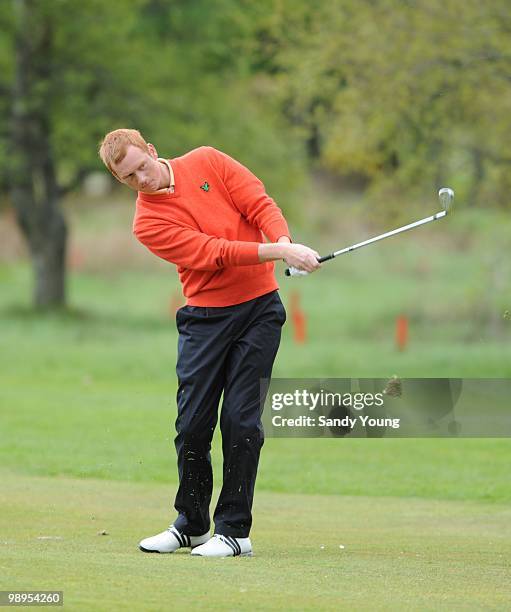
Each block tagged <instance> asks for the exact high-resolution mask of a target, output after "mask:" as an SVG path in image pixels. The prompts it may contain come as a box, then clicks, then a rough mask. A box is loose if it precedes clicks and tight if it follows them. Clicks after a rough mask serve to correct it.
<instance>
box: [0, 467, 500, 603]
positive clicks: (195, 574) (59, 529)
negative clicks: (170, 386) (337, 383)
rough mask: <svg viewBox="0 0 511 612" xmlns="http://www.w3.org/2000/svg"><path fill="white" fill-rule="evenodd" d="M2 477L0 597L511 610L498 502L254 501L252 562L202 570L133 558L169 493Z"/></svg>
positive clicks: (192, 561)
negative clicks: (32, 594)
mask: <svg viewBox="0 0 511 612" xmlns="http://www.w3.org/2000/svg"><path fill="white" fill-rule="evenodd" d="M1 477H2V483H3V488H4V492H5V491H8V492H9V494H8V496H4V501H3V503H2V514H1V523H2V524H1V528H2V538H1V542H0V544H1V551H2V555H1V556H2V559H1V561H0V563H1V587H0V588H1V589H7V588H9V589H15V588H17V589H46V590H51V589H55V590H64V597H65V607H67V608H69V609H72V610H92V609H94V610H125V609H132V610H168V609H179V610H180V609H213V610H226V609H227V610H234V609H240V608H249V609H257V610H266V609H284V610H286V609H287V610H289V609H292V610H319V609H339V608H344V609H350V610H354V609H359V610H370V609H388V610H391V609H417V610H463V609H464V610H474V609H485V610H499V609H501V610H503V609H509V604H510V602H511V586H510V577H511V576H510V573H509V559H510V557H511V533H510V531H509V524H510V521H511V509H510V508H509V506H504V505H501V504H487V503H481V502H456V501H439V500H424V499H417V498H410V499H406V500H404V499H399V498H392V497H379V498H374V497H373V498H367V497H364V496H358V497H350V496H327V495H294V494H284V493H271V492H259V494H258V495H257V496H256V504H255V512H256V514H257V518H258V520H257V527H256V528H255V529H254V531H253V538H254V542H255V556H254V557H252V558H243V559H240V558H238V559H197V558H193V557H191V556H190V555H189V554H187V553H185V552H179V553H176V554H174V555H147V554H143V553H141V552H139V551H138V550H137V548H136V544H137V541H138V539H139V538H141V537H143V536H145V535H148V534H152V533H153V532H155V531H157V530H159V529H160V528H161V527H162V520H161V519H162V515H164V514H165V511H166V508H165V505H166V504H165V500H167V499H170V496H171V495H172V494H173V493H174V491H173V488H172V487H168V486H165V485H161V484H149V483H130V482H108V481H101V480H95V479H87V480H80V479H71V478H48V477H34V476H23V477H21V476H19V475H13V474H9V473H7V472H5V471H4V472H2V473H1ZM102 530H105V531H107V533H108V535H98V532H100V531H102ZM341 545H342V546H344V548H340V546H341Z"/></svg>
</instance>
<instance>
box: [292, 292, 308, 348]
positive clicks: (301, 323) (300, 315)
mask: <svg viewBox="0 0 511 612" xmlns="http://www.w3.org/2000/svg"><path fill="white" fill-rule="evenodd" d="M290 311H291V321H292V323H293V339H294V341H295V342H296V343H297V344H305V342H306V341H307V316H306V314H305V312H304V311H303V310H302V308H301V306H300V294H299V293H298V291H293V293H291V306H290Z"/></svg>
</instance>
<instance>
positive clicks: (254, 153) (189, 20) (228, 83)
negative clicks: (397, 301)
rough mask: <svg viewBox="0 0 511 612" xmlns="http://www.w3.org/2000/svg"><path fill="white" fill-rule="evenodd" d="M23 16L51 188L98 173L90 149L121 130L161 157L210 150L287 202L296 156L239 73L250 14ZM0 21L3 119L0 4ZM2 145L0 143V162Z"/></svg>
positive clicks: (55, 10)
mask: <svg viewBox="0 0 511 612" xmlns="http://www.w3.org/2000/svg"><path fill="white" fill-rule="evenodd" d="M28 1H30V0H28ZM16 6H17V0H12V3H11V8H16ZM30 7H31V12H30V23H31V27H32V26H33V28H34V35H37V34H38V33H39V34H40V35H43V34H44V35H46V34H47V35H48V39H49V41H50V44H49V45H48V47H47V48H46V50H45V53H46V54H45V56H44V57H41V58H40V59H41V62H43V63H44V65H45V67H46V70H45V78H44V79H40V80H39V81H38V82H37V83H36V85H35V87H34V89H33V98H32V103H33V104H38V103H39V104H40V105H41V104H44V105H45V107H46V112H47V116H48V128H49V130H50V134H51V138H50V142H51V146H52V149H53V151H54V154H55V157H56V160H57V169H58V176H59V182H60V183H61V185H66V184H68V183H70V182H72V180H73V178H74V177H76V176H80V175H81V174H83V172H84V171H88V170H92V169H95V168H100V167H101V166H100V162H99V160H98V157H97V146H98V142H99V141H100V139H101V138H102V136H103V135H104V134H105V133H106V132H108V131H110V130H112V129H115V128H118V127H123V126H125V127H136V128H138V129H140V130H141V131H142V133H143V134H144V135H145V136H146V137H147V138H148V140H150V141H152V142H154V143H155V144H156V145H157V146H158V147H159V148H160V151H161V153H162V154H164V155H169V156H176V155H181V154H182V153H184V152H186V151H187V150H188V149H190V148H192V147H195V146H199V145H202V144H213V145H216V146H219V147H221V148H223V149H224V150H225V151H226V152H228V153H230V154H231V155H234V156H238V157H240V158H241V159H242V160H243V161H245V163H246V164H247V165H249V166H250V167H252V168H253V169H254V170H255V171H256V172H257V173H259V174H260V175H261V176H262V177H263V178H264V179H265V180H266V182H267V186H268V189H269V190H270V191H271V192H272V193H274V194H275V195H277V196H279V195H280V196H282V197H283V198H284V199H285V198H286V197H287V199H288V201H290V198H291V196H292V192H290V190H288V186H289V184H290V183H293V184H294V183H296V179H297V178H298V177H299V175H300V173H301V165H302V159H301V157H302V156H301V155H300V149H299V147H297V145H296V140H293V138H292V137H291V135H290V133H289V130H287V131H285V130H284V127H283V121H282V119H281V117H280V116H279V115H278V113H277V112H275V108H274V105H273V104H272V100H271V97H270V95H271V91H270V92H268V91H266V90H264V89H263V90H261V87H259V85H258V83H257V82H253V81H252V80H251V75H250V73H249V70H248V69H247V67H246V63H247V62H246V57H247V53H248V49H249V46H250V43H248V42H247V41H250V31H251V28H252V20H251V17H252V13H253V12H254V11H253V10H252V9H251V8H250V5H246V6H243V5H239V3H237V2H234V0H218V1H217V2H214V3H213V4H212V5H211V4H210V3H207V2H204V1H198V2H194V3H189V2H179V1H176V2H172V3H168V2H161V1H159V0H135V1H131V0H120V1H119V2H115V3H108V2H102V1H100V0H86V1H84V2H75V1H74V0H40V1H38V2H35V3H33V4H31V5H30ZM0 11H2V12H0V17H3V19H2V21H3V22H4V23H5V25H6V34H7V36H6V37H3V38H2V41H1V43H0V45H1V46H0V53H1V57H0V66H1V68H2V75H1V76H0V88H1V89H0V91H1V93H2V95H1V100H0V105H1V110H3V111H5V114H7V115H8V114H9V104H10V98H9V91H10V88H11V87H12V65H13V60H12V44H13V40H14V37H15V35H16V22H15V20H14V19H9V18H8V17H9V16H10V15H11V13H10V12H9V11H8V10H6V6H5V3H4V5H3V6H2V8H1V9H0ZM4 11H5V14H4V13H3V12H4ZM36 98H37V99H38V100H36ZM6 127H7V126H6ZM6 136H7V134H6V132H5V133H0V159H1V156H2V155H4V154H5V150H6ZM3 186H4V187H5V181H4V182H3ZM0 187H1V186H0Z"/></svg>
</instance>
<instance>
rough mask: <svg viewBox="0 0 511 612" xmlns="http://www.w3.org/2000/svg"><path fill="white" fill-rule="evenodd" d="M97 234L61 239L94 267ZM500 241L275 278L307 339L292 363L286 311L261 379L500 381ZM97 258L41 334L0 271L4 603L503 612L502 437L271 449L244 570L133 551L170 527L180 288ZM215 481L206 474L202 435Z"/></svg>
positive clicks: (508, 540)
mask: <svg viewBox="0 0 511 612" xmlns="http://www.w3.org/2000/svg"><path fill="white" fill-rule="evenodd" d="M91 214H93V215H96V217H94V216H93V217H91V219H89V220H88V222H87V223H85V224H82V225H78V227H77V233H78V238H79V240H81V241H82V243H83V244H86V245H88V246H89V247H91V249H93V246H94V240H96V237H97V232H98V227H99V226H101V224H100V223H97V219H98V218H99V217H98V215H99V214H100V213H99V212H98V211H97V210H96V211H93V213H91ZM105 218H106V217H105ZM94 219H96V221H94ZM116 219H117V215H114V216H113V218H112V219H111V220H110V221H109V223H110V224H114V223H115V222H116ZM485 219H486V217H485V218H484V219H483V221H485ZM449 222H450V221H449ZM107 225H108V224H107ZM504 227H505V226H504V225H503V224H497V223H493V224H492V223H489V222H484V223H479V222H478V219H477V218H476V217H473V218H472V219H471V217H470V215H468V216H467V217H466V218H464V219H462V220H461V221H460V222H459V225H454V226H453V227H452V243H451V242H449V243H445V244H442V243H440V242H438V241H437V243H436V244H434V248H432V246H431V237H432V234H431V232H430V231H429V230H427V229H425V230H424V231H423V232H422V233H421V234H419V235H418V236H416V237H411V235H409V236H408V237H407V238H406V239H403V240H400V241H399V243H398V244H399V248H397V245H396V243H395V242H394V246H392V242H391V241H389V242H388V243H382V244H381V245H379V246H378V247H377V248H375V249H374V250H373V251H371V250H370V249H368V250H367V251H364V252H362V251H361V252H358V253H356V254H353V255H350V256H349V257H346V258H344V259H341V260H339V261H337V262H335V263H331V264H328V265H325V267H324V269H323V270H322V271H321V272H320V273H318V274H316V275H313V276H311V277H309V278H307V279H300V280H297V279H294V280H286V279H285V278H284V277H283V276H282V267H280V268H279V271H278V278H279V279H281V287H282V291H281V293H282V296H283V299H284V302H285V303H286V304H287V306H288V311H290V309H289V305H290V302H291V298H292V293H293V292H299V296H300V302H301V306H302V308H303V310H304V312H305V313H306V314H307V317H308V328H307V336H308V339H307V342H306V344H304V345H297V344H295V343H294V341H293V334H292V325H291V321H292V316H291V312H288V314H289V323H288V325H287V326H286V327H285V329H284V334H283V340H282V345H281V349H280V351H279V355H278V358H277V361H276V364H275V368H274V375H275V376H280V377H294V378H299V377H304V378H305V377H306V378H312V377H318V378H319V377H321V378H328V377H342V378H350V377H353V378H359V377H381V378H386V377H390V376H391V375H393V374H397V375H398V376H400V377H449V376H452V377H464V378H468V377H475V378H479V377H480V378H491V377H509V376H511V343H510V340H511V321H510V320H509V319H507V318H505V317H504V316H503V313H504V312H505V311H506V310H511V295H510V293H509V291H508V290H507V284H506V283H507V278H508V277H509V275H508V274H507V272H508V271H509V270H508V266H509V264H508V263H507V259H506V258H505V257H503V253H505V252H507V251H506V248H507V246H506V245H508V238H506V239H504V238H503V236H504ZM102 229H105V228H104V227H102ZM87 232H88V234H87ZM105 232H106V234H105V236H104V240H105V241H108V227H106V229H105ZM368 234H369V235H370V233H369V231H368ZM87 236H88V237H87ZM86 237H87V240H89V242H87V240H86ZM363 237H364V236H360V235H358V236H355V235H354V236H349V235H347V236H344V237H343V240H341V243H342V242H346V243H348V242H351V241H352V240H350V239H349V238H354V241H356V240H357V239H360V238H363ZM296 238H297V239H300V236H297V237H296ZM506 240H507V242H506ZM84 241H85V242H84ZM115 244H120V243H117V242H115ZM324 246H325V248H324V249H323V250H324V251H326V250H327V249H328V247H330V246H331V247H335V246H337V244H326V245H324ZM123 248H124V247H123ZM126 248H127V247H126ZM129 248H132V247H129ZM133 248H135V247H133ZM86 250H87V249H86ZM89 250H90V249H89ZM508 250H509V249H508ZM103 256H104V254H103V252H101V253H100V255H98V257H97V259H96V260H92V261H91V262H89V263H87V260H86V262H85V264H84V265H83V266H82V267H81V268H79V269H78V270H76V271H74V272H73V273H72V274H71V275H70V278H69V296H70V304H71V307H70V309H68V310H66V311H64V312H61V313H57V314H51V313H46V314H44V315H40V314H36V313H34V312H33V311H32V310H31V308H30V304H29V298H30V285H31V281H30V272H29V269H28V266H27V265H26V264H24V263H22V262H14V263H10V264H7V263H5V264H0V286H1V287H2V291H1V292H0V465H1V466H2V471H1V473H0V476H1V478H2V484H3V494H2V498H1V502H0V504H1V505H0V521H1V522H0V528H1V534H2V535H1V539H0V542H1V544H0V545H1V547H2V548H1V550H2V555H1V560H0V581H1V584H2V586H1V587H0V588H48V589H50V588H63V589H64V590H65V591H66V594H67V595H66V597H67V599H66V602H67V605H69V606H72V609H83V610H91V609H105V610H107V609H108V610H112V609H114V610H115V609H125V608H126V607H127V606H128V605H129V607H130V608H131V609H140V610H146V609H147V610H160V609H168V607H169V598H171V597H172V598H175V597H177V598H178V599H177V604H176V607H177V608H178V609H179V608H183V607H185V606H186V607H187V608H201V607H203V608H209V609H220V608H222V609H237V608H239V607H242V606H244V605H247V599H248V598H250V607H252V608H255V609H268V608H286V609H313V608H314V609H334V608H345V609H361V610H365V609H373V608H374V609H396V608H397V609H420V610H425V609H426V610H427V609H431V610H437V609H446V610H453V609H467V610H468V609H474V608H476V609H478V608H484V609H506V608H509V604H510V603H511V599H510V592H509V586H508V585H509V574H508V573H507V574H506V572H509V565H508V564H507V565H506V563H508V559H509V553H510V552H511V551H510V547H511V536H510V535H509V529H508V525H509V518H510V505H509V504H510V502H511V492H510V488H509V464H510V458H511V443H510V441H509V440H507V439H420V440H407V439H358V440H357V439H354V440H343V439H328V440H327V439H319V440H316V439H301V440H298V439H267V440H266V442H265V446H264V448H263V452H262V458H261V464H260V470H259V477H258V485H257V487H258V488H257V495H256V503H255V508H254V520H255V522H254V530H253V539H254V544H255V547H256V552H257V555H256V557H254V558H253V559H241V560H231V561H216V562H215V561H213V562H208V561H207V560H201V559H198V560H197V559H191V558H190V557H189V556H188V555H184V554H176V555H174V556H161V557H159V556H148V555H143V554H141V553H138V551H137V550H136V542H137V541H138V539H140V538H141V537H143V536H146V535H150V534H152V533H154V532H156V531H159V530H160V529H161V528H163V527H164V526H165V524H166V522H167V521H169V520H171V519H172V517H173V511H172V510H171V505H172V504H171V502H172V497H173V493H174V490H175V486H176V482H177V474H176V466H175V455H174V450H173V438H174V419H175V402H174V395H175V390H176V381H175V371H174V368H175V354H176V344H177V336H176V331H175V325H174V321H173V317H172V315H169V301H170V299H171V297H172V296H173V295H175V294H176V292H177V291H179V289H178V284H177V280H176V278H175V274H174V271H173V269H172V267H170V266H165V265H162V264H157V263H155V264H154V266H153V265H152V264H148V265H146V264H145V263H142V264H141V263H140V260H138V259H137V263H136V265H134V266H133V269H131V270H127V269H122V268H119V267H118V265H117V264H118V259H120V260H123V259H125V258H126V257H127V256H126V257H125V255H124V254H123V255H122V257H121V256H120V255H119V254H118V259H116V260H115V261H116V262H117V263H116V264H115V265H113V264H112V261H113V260H108V258H106V259H105V261H104V262H103V261H102V258H103ZM105 257H106V256H105ZM147 258H148V259H147V261H148V262H149V261H152V260H151V259H150V256H149V255H147ZM127 260H129V258H128V259H127ZM103 263H104V266H103V269H102V271H101V272H98V271H97V269H99V268H98V266H99V267H101V266H100V264H103ZM399 314H406V315H407V316H408V318H409V321H410V342H409V346H408V348H407V350H406V351H405V352H399V351H397V350H396V349H395V346H394V326H395V319H396V316H398V315H399ZM213 462H214V468H215V473H216V474H217V475H218V474H219V473H220V468H221V456H220V448H219V440H218V437H217V438H216V439H215V441H214V452H213ZM217 484H218V483H217ZM91 516H94V517H95V519H94V520H93V519H92V518H91ZM103 528H104V529H107V531H108V532H109V534H110V535H109V536H104V537H102V536H97V535H96V533H97V531H99V530H100V529H103ZM304 532H305V533H306V534H307V538H306V539H303V537H302V534H303V533H304ZM39 535H53V536H58V537H61V538H62V539H61V540H37V537H38V536H39ZM321 543H323V544H321ZM339 544H344V545H345V546H346V548H345V549H339ZM321 545H324V546H325V548H324V549H321V548H320V546H321ZM225 584H228V585H234V586H233V588H231V589H230V590H229V594H228V599H226V595H225V592H224V589H222V588H221V586H222V585H225ZM172 601H174V600H172ZM127 602H128V603H127Z"/></svg>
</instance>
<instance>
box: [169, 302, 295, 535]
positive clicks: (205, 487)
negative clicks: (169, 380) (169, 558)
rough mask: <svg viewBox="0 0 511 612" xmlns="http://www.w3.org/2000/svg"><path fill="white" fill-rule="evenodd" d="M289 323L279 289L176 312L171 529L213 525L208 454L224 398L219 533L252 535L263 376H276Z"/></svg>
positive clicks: (195, 530) (193, 530)
mask: <svg viewBox="0 0 511 612" xmlns="http://www.w3.org/2000/svg"><path fill="white" fill-rule="evenodd" d="M285 320H286V312H285V309H284V306H283V305H282V302H281V300H280V297H279V294H278V292H277V291H273V292H271V293H268V294H266V295H263V296H260V297H258V298H255V299H253V300H250V301H248V302H244V303H242V304H236V305H235V306H227V307H221V308H218V307H202V306H184V307H183V308H180V309H179V310H178V311H177V315H176V323H177V328H178V331H179V342H178V359H177V366H176V372H177V376H178V383H179V386H178V391H177V408H178V416H177V420H176V430H177V436H176V439H175V445H176V451H177V457H178V471H179V489H178V491H177V495H176V500H175V508H176V510H177V512H178V517H177V519H176V520H175V521H174V525H175V527H176V528H177V529H179V530H180V531H182V532H183V533H186V534H187V535H202V534H203V533H205V532H206V531H208V530H209V528H210V518H209V504H210V501H211V495H212V490H213V472H212V468H211V458H210V449H211V440H212V437H213V432H214V430H215V426H216V424H217V420H218V406H219V402H220V397H221V395H222V393H223V402H222V411H221V415H220V429H221V432H222V450H223V460H224V462H223V485H222V490H221V492H220V496H219V498H218V503H217V506H216V510H215V514H214V522H215V533H220V534H223V535H228V536H232V537H238V538H244V537H248V534H249V532H250V527H251V525H252V501H253V497H254V487H255V481H256V475H257V466H258V463H259V454H260V451H261V447H262V445H263V442H264V433H263V428H262V424H261V405H262V404H261V396H260V395H261V392H260V379H261V378H270V376H271V371H272V367H273V362H274V360H275V356H276V354H277V350H278V347H279V344H280V334H281V328H282V325H283V324H284V323H285Z"/></svg>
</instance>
